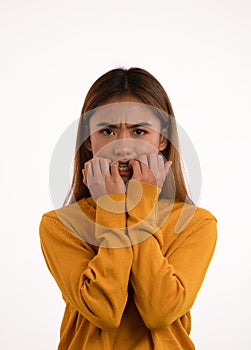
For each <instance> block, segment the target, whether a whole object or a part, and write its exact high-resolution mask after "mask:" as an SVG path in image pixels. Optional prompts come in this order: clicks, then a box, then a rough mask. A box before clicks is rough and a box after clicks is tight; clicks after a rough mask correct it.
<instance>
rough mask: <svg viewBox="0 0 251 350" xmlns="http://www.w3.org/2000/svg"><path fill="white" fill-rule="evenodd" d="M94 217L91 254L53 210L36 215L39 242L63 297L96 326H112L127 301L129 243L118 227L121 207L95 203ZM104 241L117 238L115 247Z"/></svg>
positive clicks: (121, 219)
mask: <svg viewBox="0 0 251 350" xmlns="http://www.w3.org/2000/svg"><path fill="white" fill-rule="evenodd" d="M123 198H124V195H123V194H121V195H116V200H118V199H120V200H121V199H123ZM103 204H104V203H103ZM96 222H97V224H98V225H95V230H96V231H95V232H94V233H93V234H95V235H96V239H97V240H98V242H99V243H100V247H99V248H98V252H97V254H95V253H94V251H93V249H92V248H91V247H90V246H89V245H88V244H87V243H86V242H84V241H82V240H80V239H78V238H77V237H75V236H74V235H73V234H72V233H71V232H69V231H68V230H67V229H66V228H65V227H64V226H63V225H62V223H61V222H60V221H59V220H58V218H57V216H56V215H53V214H47V215H44V216H43V218H42V221H41V224H40V237H41V245H42V250H43V253H44V257H45V260H46V262H47V265H48V267H49V270H50V272H51V273H52V275H53V277H54V278H55V280H56V282H57V284H58V286H59V288H60V289H61V292H62V295H63V298H64V299H65V301H66V302H69V303H70V304H71V305H72V306H73V307H74V308H75V309H76V310H78V312H80V313H81V314H82V315H83V316H84V317H85V318H87V319H88V320H89V321H90V322H91V323H93V324H95V325H96V326H97V327H99V328H115V327H118V326H119V323H120V320H121V317H122V314H123V311H124V307H125V305H126V301H127V288H128V279H129V274H130V269H131V264H132V249H131V247H128V245H129V244H127V240H128V237H127V236H126V235H125V232H123V231H125V229H124V228H125V224H126V218H125V213H120V214H113V213H111V212H110V211H106V210H105V209H104V208H103V207H99V206H97V208H96ZM121 227H122V229H119V228H121ZM108 241H110V242H111V243H112V244H113V243H114V242H116V243H118V242H121V244H120V248H109V244H108V243H109V242H108Z"/></svg>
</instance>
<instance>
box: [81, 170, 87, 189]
mask: <svg viewBox="0 0 251 350" xmlns="http://www.w3.org/2000/svg"><path fill="white" fill-rule="evenodd" d="M82 174H83V183H84V184H85V186H87V177H86V170H85V169H82Z"/></svg>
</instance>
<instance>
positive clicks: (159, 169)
mask: <svg viewBox="0 0 251 350" xmlns="http://www.w3.org/2000/svg"><path fill="white" fill-rule="evenodd" d="M129 164H130V165H131V166H132V168H133V175H132V178H131V179H134V180H138V181H141V182H146V183H149V184H153V185H156V186H158V187H159V188H160V189H162V186H163V184H164V181H165V179H166V176H167V173H168V171H169V169H170V166H171V165H172V161H168V162H166V163H164V159H163V156H162V155H159V154H149V155H143V156H140V157H139V158H138V159H137V160H135V159H132V160H130V161H129Z"/></svg>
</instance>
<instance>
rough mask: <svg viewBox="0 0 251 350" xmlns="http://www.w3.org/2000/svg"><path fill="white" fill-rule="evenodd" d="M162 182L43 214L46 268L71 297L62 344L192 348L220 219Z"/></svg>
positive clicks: (63, 347)
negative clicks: (193, 313)
mask: <svg viewBox="0 0 251 350" xmlns="http://www.w3.org/2000/svg"><path fill="white" fill-rule="evenodd" d="M158 195H159V191H158V189H157V187H155V186H153V185H150V184H146V183H139V182H138V181H136V180H131V181H129V186H128V188H127V194H126V195H122V194H121V195H110V196H108V195H107V196H103V197H101V198H100V199H98V201H97V202H94V201H93V200H92V198H83V199H81V200H80V201H78V202H76V203H74V204H71V205H68V206H66V207H63V208H60V209H58V210H53V211H51V212H49V213H46V214H44V215H43V217H42V220H41V223H40V239H41V245H42V251H43V254H44V257H45V260H46V263H47V266H48V268H49V270H50V272H51V274H52V275H53V277H54V279H55V280H56V282H57V284H58V286H59V288H60V290H61V292H62V296H63V298H64V301H65V303H66V308H65V313H64V317H63V321H62V325H61V330H60V343H59V346H58V350H96V349H97V350H99V349H100V350H124V349H126V350H133V349H135V350H152V349H156V350H181V349H182V350H190V349H191V350H192V349H195V347H194V344H193V342H192V341H191V339H190V337H189V333H190V329H191V319H190V309H191V307H192V305H193V303H194V301H195V298H196V295H197V293H198V291H199V289H200V286H201V284H202V282H203V279H204V277H205V273H206V270H207V268H208V265H209V263H210V260H211V258H212V255H213V251H214V248H215V243H216V236H217V228H216V218H215V217H214V216H213V215H212V214H211V213H210V212H209V211H207V210H205V209H202V208H199V207H196V206H194V205H191V204H185V203H183V202H178V201H174V202H173V201H171V200H166V199H161V200H158Z"/></svg>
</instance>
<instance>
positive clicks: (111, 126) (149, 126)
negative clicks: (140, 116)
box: [96, 122, 153, 129]
mask: <svg viewBox="0 0 251 350" xmlns="http://www.w3.org/2000/svg"><path fill="white" fill-rule="evenodd" d="M104 126H106V127H109V128H115V129H118V128H119V124H110V123H106V122H101V123H98V124H97V125H96V127H99V128H100V127H104ZM140 126H145V127H148V128H152V127H153V126H152V124H151V123H148V122H142V123H137V124H132V125H129V126H128V128H129V129H133V128H137V127H140Z"/></svg>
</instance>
